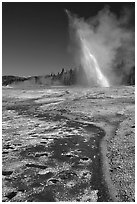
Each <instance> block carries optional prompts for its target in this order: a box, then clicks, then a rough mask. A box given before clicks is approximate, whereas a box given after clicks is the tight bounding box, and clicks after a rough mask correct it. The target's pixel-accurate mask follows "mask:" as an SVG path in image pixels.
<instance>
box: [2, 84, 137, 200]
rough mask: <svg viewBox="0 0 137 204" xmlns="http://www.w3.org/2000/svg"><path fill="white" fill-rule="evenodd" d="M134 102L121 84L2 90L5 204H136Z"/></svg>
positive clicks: (132, 93) (130, 94)
mask: <svg viewBox="0 0 137 204" xmlns="http://www.w3.org/2000/svg"><path fill="white" fill-rule="evenodd" d="M134 100H135V97H134V87H124V86H123V87H116V88H102V89H99V88H94V89H87V88H67V89H66V88H63V87H62V88H51V89H37V90H33V89H31V90H23V89H8V88H7V89H6V88H4V89H3V103H2V105H3V110H2V111H3V113H2V117H3V121H2V122H3V124H2V128H3V131H2V133H3V137H2V139H3V143H2V145H3V149H2V151H3V152H2V156H3V169H2V170H3V172H2V175H3V176H2V179H3V201H17V202H20V201H22V202H23V201H33V202H34V201H39V202H41V201H45V202H46V201H47V202H48V201H81V202H87V201H90V202H94V201H111V200H114V201H115V200H116V201H134V199H135V198H134V182H135V175H134V174H135V173H134V170H135V168H134V165H135V161H134V155H135V154H134V151H135V141H134V135H135V118H134V114H135V110H134V108H135V101H134ZM105 134H106V136H105ZM104 136H105V137H104ZM103 137H104V139H102V138H103ZM101 145H102V148H101ZM102 155H103V156H102ZM101 159H103V160H102V162H101ZM103 174H104V176H103ZM104 177H105V181H106V182H105V181H104ZM106 184H107V186H106ZM108 189H111V190H108ZM113 192H115V195H114V196H112V193H113Z"/></svg>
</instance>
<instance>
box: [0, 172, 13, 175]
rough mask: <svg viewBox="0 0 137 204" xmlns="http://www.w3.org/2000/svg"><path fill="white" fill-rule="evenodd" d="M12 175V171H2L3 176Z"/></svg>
mask: <svg viewBox="0 0 137 204" xmlns="http://www.w3.org/2000/svg"><path fill="white" fill-rule="evenodd" d="M12 173H13V171H2V175H3V176H10V175H11V174H12Z"/></svg>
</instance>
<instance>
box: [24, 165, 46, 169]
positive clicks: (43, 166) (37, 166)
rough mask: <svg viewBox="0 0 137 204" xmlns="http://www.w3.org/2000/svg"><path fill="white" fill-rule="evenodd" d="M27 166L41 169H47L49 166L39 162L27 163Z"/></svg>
mask: <svg viewBox="0 0 137 204" xmlns="http://www.w3.org/2000/svg"><path fill="white" fill-rule="evenodd" d="M26 167H35V168H40V169H46V168H48V167H47V166H45V165H39V164H26Z"/></svg>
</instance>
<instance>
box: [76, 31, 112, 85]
mask: <svg viewBox="0 0 137 204" xmlns="http://www.w3.org/2000/svg"><path fill="white" fill-rule="evenodd" d="M79 37H80V41H81V49H82V52H83V58H82V59H83V60H82V64H83V68H84V70H85V73H86V76H87V79H88V82H89V84H90V81H91V80H92V79H91V77H90V76H93V75H92V74H93V71H94V79H95V78H96V82H97V84H98V85H99V86H102V87H109V82H108V79H107V78H106V77H105V76H104V75H103V73H102V72H101V69H100V67H99V65H98V62H97V60H96V58H95V56H94V55H93V54H91V51H90V49H89V48H88V46H87V43H86V41H85V39H83V38H82V36H81V34H80V33H79Z"/></svg>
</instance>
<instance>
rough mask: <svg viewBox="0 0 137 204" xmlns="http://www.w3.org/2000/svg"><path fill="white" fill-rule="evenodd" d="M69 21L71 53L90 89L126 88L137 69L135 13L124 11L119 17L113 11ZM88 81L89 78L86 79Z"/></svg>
mask: <svg viewBox="0 0 137 204" xmlns="http://www.w3.org/2000/svg"><path fill="white" fill-rule="evenodd" d="M66 13H67V16H68V18H69V29H70V37H71V41H72V44H71V51H72V52H73V56H74V58H75V62H76V66H77V67H78V66H81V67H82V68H83V70H84V72H85V75H86V80H87V82H88V85H90V86H100V87H109V86H113V85H121V84H124V82H125V81H124V80H126V79H127V78H128V76H129V75H130V72H131V69H132V68H133V67H134V65H135V59H134V56H135V39H134V20H133V19H134V11H132V10H127V9H125V10H123V13H121V15H120V16H119V17H118V16H116V15H115V14H113V13H112V12H111V11H110V9H109V7H108V6H106V7H105V8H104V9H102V10H101V11H99V12H98V13H97V15H96V16H92V17H91V18H88V19H84V18H79V17H77V16H75V15H72V14H71V13H70V12H69V11H68V10H66ZM84 80H85V78H84Z"/></svg>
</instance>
